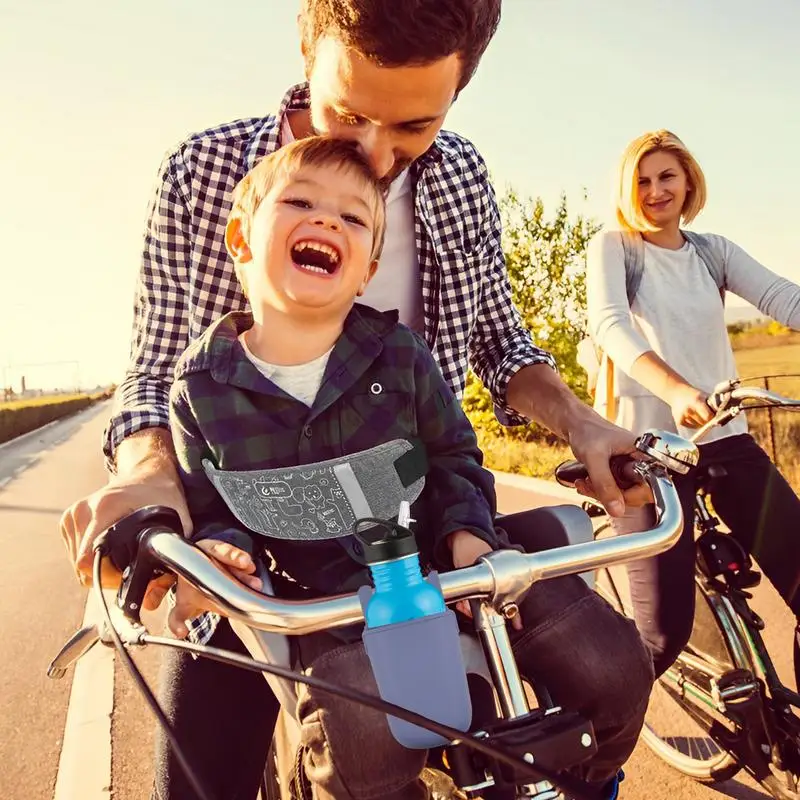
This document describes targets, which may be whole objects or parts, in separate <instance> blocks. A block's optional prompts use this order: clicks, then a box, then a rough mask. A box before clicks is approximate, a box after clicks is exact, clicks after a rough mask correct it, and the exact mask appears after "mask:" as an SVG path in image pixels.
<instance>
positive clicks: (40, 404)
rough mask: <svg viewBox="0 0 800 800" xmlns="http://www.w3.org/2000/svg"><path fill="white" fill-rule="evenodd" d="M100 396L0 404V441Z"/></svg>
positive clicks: (64, 414)
mask: <svg viewBox="0 0 800 800" xmlns="http://www.w3.org/2000/svg"><path fill="white" fill-rule="evenodd" d="M100 397H102V395H100V396H90V395H77V396H75V395H72V396H70V397H66V398H59V397H52V398H37V400H36V401H35V402H31V403H28V404H25V403H24V401H22V402H16V403H13V404H9V406H6V407H2V406H0V442H7V441H9V440H10V439H15V438H16V437H17V436H22V434H24V433H29V432H30V431H34V430H36V429H37V428H41V427H42V426H43V425H47V424H48V423H49V422H53V421H54V420H57V419H61V418H62V417H66V416H68V415H69V414H74V413H75V412H76V411H82V410H83V409H84V408H88V407H89V406H90V405H92V403H94V402H95V400H96V399H100Z"/></svg>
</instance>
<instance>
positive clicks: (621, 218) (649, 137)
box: [616, 130, 706, 233]
mask: <svg viewBox="0 0 800 800" xmlns="http://www.w3.org/2000/svg"><path fill="white" fill-rule="evenodd" d="M658 151H663V152H665V153H672V155H674V156H675V157H676V158H677V159H678V161H679V162H680V164H681V166H682V167H683V170H684V172H685V173H686V179H687V182H688V192H687V194H686V200H685V202H684V204H683V208H682V209H681V218H682V220H683V222H685V223H687V224H688V223H690V222H691V221H692V220H693V219H694V218H695V217H696V216H697V215H698V214H699V213H700V212H701V211H702V210H703V206H705V204H706V179H705V176H704V175H703V170H702V169H700V165H699V164H698V163H697V161H696V160H695V158H694V156H693V155H692V154H691V153H690V152H689V150H688V149H687V147H686V145H685V144H684V143H683V142H682V141H681V140H680V139H679V138H678V137H677V136H676V135H675V134H674V133H672V132H671V131H667V130H660V131H654V132H652V133H645V134H644V135H643V136H640V137H639V138H638V139H634V140H633V141H632V142H631V143H630V144H629V145H628V146H627V147H626V148H625V152H624V153H623V155H622V160H621V161H620V165H619V181H618V188H617V203H616V204H617V221H618V222H619V224H620V225H621V226H622V227H623V228H624V229H625V230H629V231H638V232H639V233H645V232H652V231H656V230H658V228H656V226H655V225H653V223H652V222H650V220H649V219H647V217H646V216H645V213H644V210H643V209H642V204H641V202H640V200H639V163H640V162H641V160H642V159H643V158H644V157H645V156H646V155H649V154H650V153H655V152H658Z"/></svg>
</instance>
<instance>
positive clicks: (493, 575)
mask: <svg viewBox="0 0 800 800" xmlns="http://www.w3.org/2000/svg"><path fill="white" fill-rule="evenodd" d="M637 471H638V472H639V474H640V475H641V477H642V478H643V479H644V480H645V481H646V482H647V483H648V484H649V485H650V488H651V489H652V491H653V496H654V499H655V504H656V509H657V519H658V522H657V524H656V526H655V527H654V528H652V529H651V530H648V531H642V532H641V533H631V534H628V535H626V536H618V537H614V538H612V539H602V540H598V541H593V542H583V543H581V544H574V545H568V546H566V547H559V548H555V549H553V550H546V551H543V552H539V553H532V554H525V553H520V552H517V551H513V550H502V551H497V552H493V553H490V554H488V555H486V556H484V557H482V558H481V559H480V562H479V563H478V564H476V565H474V566H472V567H466V568H463V569H457V570H453V571H451V572H445V573H442V574H441V575H440V576H439V580H440V582H441V586H442V592H443V594H444V598H445V601H446V602H448V603H454V602H457V601H459V600H465V599H468V598H478V597H487V598H490V601H491V603H492V605H493V606H494V607H495V608H496V609H498V610H500V611H502V610H503V609H505V608H506V607H507V606H509V605H510V604H513V603H516V602H517V601H518V600H519V599H521V597H522V596H524V595H525V593H526V592H527V591H528V589H529V588H530V586H531V585H532V584H533V583H535V582H537V581H540V580H547V579H550V578H556V577H561V576H563V575H572V574H578V573H581V572H587V571H590V570H595V569H601V568H604V567H609V566H613V565H615V564H619V563H623V562H626V561H632V560H636V559H640V558H647V557H650V556H655V555H658V554H659V553H661V552H663V551H665V550H667V549H669V548H670V547H671V546H672V545H673V544H674V543H675V542H676V541H677V539H678V537H679V536H680V532H681V529H682V526H683V518H682V512H681V506H680V502H679V500H678V497H677V494H676V492H675V489H674V487H673V485H672V482H671V481H670V479H669V477H668V474H667V472H666V470H665V469H664V468H663V467H661V466H660V465H658V464H653V463H648V462H641V463H640V464H638V465H637ZM141 546H142V548H143V549H144V552H145V554H146V555H147V556H148V557H150V558H152V559H153V560H154V561H156V562H158V563H159V564H161V565H162V566H163V567H165V568H166V569H168V570H170V571H171V572H174V573H175V574H176V575H178V576H179V577H182V578H184V579H186V580H187V581H188V582H189V583H191V584H192V585H193V586H195V587H196V588H197V589H198V590H199V591H200V592H201V593H202V594H203V595H204V596H205V597H206V598H207V599H208V600H209V601H210V603H211V605H212V606H213V607H214V608H215V610H217V611H218V612H219V613H221V614H224V615H225V616H228V617H231V618H233V619H237V620H240V621H241V622H243V623H244V624H246V625H248V626H249V627H251V628H254V629H257V630H262V631H266V632H269V633H282V634H286V635H290V636H298V635H302V634H307V633H314V632H316V631H320V630H329V629H332V628H340V627H343V626H345V625H350V624H353V623H358V622H362V621H363V619H364V615H363V611H362V608H361V602H360V600H359V598H358V595H357V594H347V595H339V596H336V597H326V598H323V599H319V600H280V599H278V598H276V597H272V596H269V595H264V594H261V593H259V592H256V591H254V590H252V589H249V588H248V587H246V586H244V585H243V584H241V583H239V582H238V581H237V580H236V579H235V578H233V577H232V576H231V575H230V574H229V573H228V572H227V571H226V570H224V569H223V568H222V567H220V566H218V565H217V564H216V563H215V562H214V561H213V560H212V559H211V558H209V557H208V556H207V555H205V553H203V552H202V551H201V550H199V549H198V548H196V547H195V546H194V545H192V544H191V543H189V542H188V541H186V540H185V539H184V538H183V537H182V536H179V535H178V534H176V533H175V532H174V531H171V530H169V529H168V528H166V527H163V528H155V529H153V530H152V531H151V532H150V533H149V535H147V536H146V537H144V538H143V541H142V545H141ZM140 557H141V556H140Z"/></svg>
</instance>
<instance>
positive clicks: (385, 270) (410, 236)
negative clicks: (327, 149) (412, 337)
mask: <svg viewBox="0 0 800 800" xmlns="http://www.w3.org/2000/svg"><path fill="white" fill-rule="evenodd" d="M292 141H294V134H293V133H292V129H291V127H290V126H289V117H288V115H287V116H285V117H284V120H283V126H282V128H281V144H282V145H286V144H289V142H292ZM412 188H413V187H412V185H411V174H410V172H409V170H408V169H405V170H403V172H401V173H400V175H398V176H397V177H396V178H395V179H394V180H393V181H392V184H391V186H390V187H389V193H388V195H387V197H386V238H385V241H384V244H383V253H382V254H381V258H380V261H379V264H378V270H377V272H376V273H375V277H373V279H372V280H371V281H370V283H369V286H367V289H366V291H365V292H364V294H363V296H362V297H359V298H358V302H360V303H364V304H365V305H368V306H372V308H376V309H377V310H378V311H389V310H391V309H395V308H396V309H397V311H398V313H399V315H400V322H402V323H403V324H404V325H407V326H408V327H409V328H411V329H412V330H414V331H416V332H417V333H422V332H423V330H424V324H425V317H424V307H423V304H422V280H421V278H420V273H419V255H418V253H417V238H416V231H415V226H414V193H413V191H412Z"/></svg>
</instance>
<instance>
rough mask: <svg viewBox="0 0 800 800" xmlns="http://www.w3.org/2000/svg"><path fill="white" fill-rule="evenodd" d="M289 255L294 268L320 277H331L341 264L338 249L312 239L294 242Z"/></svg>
mask: <svg viewBox="0 0 800 800" xmlns="http://www.w3.org/2000/svg"><path fill="white" fill-rule="evenodd" d="M291 255H292V261H293V262H294V264H295V266H297V267H299V268H300V269H304V270H306V271H307V272H316V273H318V274H320V275H333V274H334V273H335V272H336V270H337V269H339V265H340V264H341V262H342V256H341V253H340V252H339V250H338V248H336V247H334V246H333V245H330V244H326V243H325V242H317V241H314V240H313V239H303V240H301V241H299V242H296V243H295V244H294V245H292V253H291Z"/></svg>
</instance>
